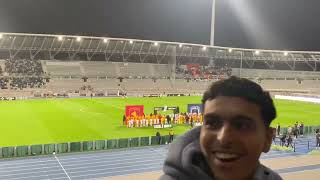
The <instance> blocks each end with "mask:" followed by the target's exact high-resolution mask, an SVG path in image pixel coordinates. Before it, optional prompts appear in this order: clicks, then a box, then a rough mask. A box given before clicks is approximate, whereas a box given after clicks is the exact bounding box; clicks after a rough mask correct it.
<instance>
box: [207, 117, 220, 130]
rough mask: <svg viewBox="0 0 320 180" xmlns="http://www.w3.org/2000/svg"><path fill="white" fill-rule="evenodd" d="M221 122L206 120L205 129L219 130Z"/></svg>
mask: <svg viewBox="0 0 320 180" xmlns="http://www.w3.org/2000/svg"><path fill="white" fill-rule="evenodd" d="M222 124H223V122H222V121H221V120H218V119H209V120H206V123H205V125H206V127H208V128H211V129H219V128H220V127H221V126H222Z"/></svg>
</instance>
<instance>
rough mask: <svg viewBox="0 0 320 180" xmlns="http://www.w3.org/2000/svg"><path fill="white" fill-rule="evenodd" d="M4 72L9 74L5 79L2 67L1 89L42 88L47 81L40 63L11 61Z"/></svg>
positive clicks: (0, 73)
mask: <svg viewBox="0 0 320 180" xmlns="http://www.w3.org/2000/svg"><path fill="white" fill-rule="evenodd" d="M4 71H5V72H6V73H7V75H6V76H5V77H4V76H3V74H4V73H3V70H2V68H1V67H0V76H1V77H0V88H1V89H8V88H11V89H23V88H40V87H42V86H43V85H44V84H45V80H44V78H43V77H42V75H43V69H42V65H41V62H40V61H36V60H28V59H21V60H15V59H9V60H6V62H5V69H4Z"/></svg>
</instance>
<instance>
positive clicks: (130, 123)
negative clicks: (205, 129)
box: [123, 113, 203, 128]
mask: <svg viewBox="0 0 320 180" xmlns="http://www.w3.org/2000/svg"><path fill="white" fill-rule="evenodd" d="M123 120H124V122H123V124H124V125H126V126H127V127H128V128H133V127H149V126H153V125H156V124H161V125H164V124H191V125H193V124H195V123H200V124H202V123H203V116H202V114H201V113H199V114H197V113H180V114H175V115H173V114H171V115H162V114H150V115H143V116H137V115H132V116H128V117H125V116H124V119H123Z"/></svg>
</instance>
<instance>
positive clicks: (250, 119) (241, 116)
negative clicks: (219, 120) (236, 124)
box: [231, 115, 254, 121]
mask: <svg viewBox="0 0 320 180" xmlns="http://www.w3.org/2000/svg"><path fill="white" fill-rule="evenodd" d="M239 119H241V120H244V121H254V120H253V118H251V117H249V116H246V115H237V116H234V117H232V118H231V120H239Z"/></svg>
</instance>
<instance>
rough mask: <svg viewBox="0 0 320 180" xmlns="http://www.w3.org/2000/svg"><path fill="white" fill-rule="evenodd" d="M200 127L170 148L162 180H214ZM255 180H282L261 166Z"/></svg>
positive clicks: (179, 139) (182, 137)
mask: <svg viewBox="0 0 320 180" xmlns="http://www.w3.org/2000/svg"><path fill="white" fill-rule="evenodd" d="M200 130H201V128H200V127H197V128H194V129H193V130H191V131H189V132H187V133H185V134H184V135H183V136H181V137H179V138H178V139H177V141H175V142H174V143H172V144H171V145H170V147H169V152H168V155H167V158H166V160H165V162H164V167H163V172H164V175H162V176H161V177H160V180H214V179H215V178H214V176H213V175H212V173H211V170H210V168H209V165H208V163H207V162H206V160H205V157H204V155H203V154H202V152H201V150H200V143H199V137H200ZM254 180H282V178H281V177H280V176H279V175H278V174H277V173H275V172H273V171H272V170H270V169H269V168H267V167H265V166H263V165H261V164H260V165H259V167H258V168H257V170H256V172H255V175H254Z"/></svg>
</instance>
